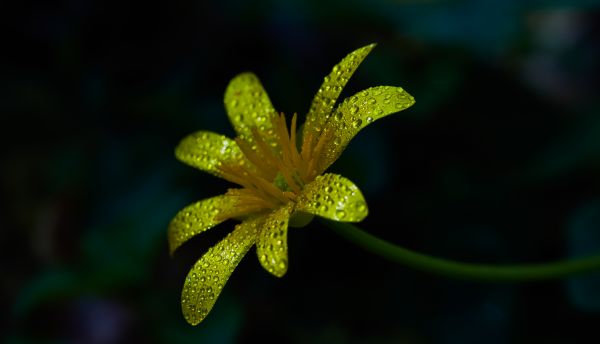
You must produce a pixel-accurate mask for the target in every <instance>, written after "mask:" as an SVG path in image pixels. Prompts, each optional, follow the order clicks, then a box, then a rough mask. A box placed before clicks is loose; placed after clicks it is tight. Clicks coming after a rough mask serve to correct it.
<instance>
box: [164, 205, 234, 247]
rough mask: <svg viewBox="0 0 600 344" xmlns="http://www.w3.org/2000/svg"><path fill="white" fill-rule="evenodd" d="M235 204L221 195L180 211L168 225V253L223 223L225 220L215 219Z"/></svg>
mask: <svg viewBox="0 0 600 344" xmlns="http://www.w3.org/2000/svg"><path fill="white" fill-rule="evenodd" d="M235 203H236V200H235V198H234V197H229V196H226V195H221V196H216V197H212V198H208V199H205V200H202V201H200V202H196V203H194V204H191V205H189V206H187V207H185V208H183V209H182V210H180V211H179V212H178V213H177V215H175V217H174V218H173V220H171V223H170V224H169V230H168V238H169V252H170V253H171V254H173V252H174V251H175V250H176V249H177V248H178V247H179V246H181V245H182V244H183V243H184V242H186V241H187V240H188V239H190V238H191V237H193V236H195V235H197V234H200V233H202V232H204V231H206V230H208V229H210V228H212V227H214V226H216V225H218V224H219V223H221V222H223V221H225V220H226V218H223V219H221V218H219V219H218V220H217V219H216V218H215V217H216V216H217V215H218V214H220V213H222V212H226V211H229V210H230V209H232V208H233V207H234V206H235Z"/></svg>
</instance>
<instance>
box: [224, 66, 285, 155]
mask: <svg viewBox="0 0 600 344" xmlns="http://www.w3.org/2000/svg"><path fill="white" fill-rule="evenodd" d="M224 101H225V109H226V110H227V115H228V116H229V120H230V121H231V124H232V125H233V128H234V129H235V131H236V132H237V133H238V135H239V136H241V137H242V138H243V139H244V140H246V141H248V142H250V143H252V142H254V138H253V135H252V128H253V127H256V128H257V129H258V132H259V133H260V134H261V137H263V138H265V141H267V143H268V144H272V143H273V142H275V137H274V131H273V123H272V121H273V119H274V118H275V116H276V115H277V113H276V112H275V109H274V108H273V105H271V100H269V96H268V95H267V92H266V91H265V90H264V89H263V86H262V84H261V83H260V80H258V77H256V75H254V74H253V73H242V74H239V75H237V76H236V77H235V78H233V79H232V80H231V81H230V82H229V85H228V86H227V89H226V90H225V99H224Z"/></svg>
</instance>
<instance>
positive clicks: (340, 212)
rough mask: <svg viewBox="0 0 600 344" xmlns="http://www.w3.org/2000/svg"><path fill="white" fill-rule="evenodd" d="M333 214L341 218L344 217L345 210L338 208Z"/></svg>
mask: <svg viewBox="0 0 600 344" xmlns="http://www.w3.org/2000/svg"><path fill="white" fill-rule="evenodd" d="M335 215H336V216H337V217H338V218H339V219H343V218H344V217H346V212H345V211H344V210H342V209H338V210H337V211H336V212H335Z"/></svg>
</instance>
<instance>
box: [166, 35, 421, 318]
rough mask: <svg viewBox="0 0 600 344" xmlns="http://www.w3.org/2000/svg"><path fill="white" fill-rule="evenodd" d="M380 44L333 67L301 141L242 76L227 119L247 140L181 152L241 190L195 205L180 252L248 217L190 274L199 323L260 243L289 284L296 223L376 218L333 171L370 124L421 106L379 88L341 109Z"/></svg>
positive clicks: (189, 307) (214, 141)
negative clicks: (345, 92)
mask: <svg viewBox="0 0 600 344" xmlns="http://www.w3.org/2000/svg"><path fill="white" fill-rule="evenodd" d="M374 47H375V44H371V45H368V46H365V47H362V48H360V49H357V50H355V51H353V52H352V53H350V54H349V55H348V56H346V57H345V58H344V59H343V60H342V61H341V62H340V63H338V64H337V65H335V66H334V67H333V70H332V71H331V73H330V74H329V75H328V76H326V77H325V79H324V81H323V84H322V85H321V87H320V88H319V90H318V92H317V94H316V95H315V97H314V99H313V102H312V105H311V107H310V110H309V112H308V114H307V116H306V122H305V124H304V127H303V128H301V130H300V133H299V134H297V119H296V115H294V116H293V118H292V120H291V125H290V128H289V130H288V126H287V123H286V119H285V117H284V115H283V114H281V115H278V114H277V112H275V109H273V106H272V105H271V101H270V100H269V97H268V96H267V93H266V92H265V91H264V89H263V87H262V85H261V84H260V81H259V80H258V78H257V77H256V76H255V75H254V74H252V73H242V74H240V75H238V76H236V77H235V78H234V79H233V80H231V82H230V83H229V85H228V87H227V90H226V91H225V108H226V110H227V115H228V116H229V120H230V121H231V123H232V124H233V127H234V128H235V131H236V132H237V135H238V136H237V137H236V138H235V140H232V139H229V138H227V137H225V136H223V135H219V134H215V133H212V132H208V131H199V132H196V133H193V134H191V135H189V136H187V137H186V138H184V139H183V140H182V141H181V143H180V144H179V145H178V146H177V148H176V150H175V155H176V156H177V158H178V159H179V160H181V161H182V162H184V163H186V164H189V165H191V166H193V167H196V168H198V169H200V170H202V171H205V172H208V173H210V174H213V175H215V176H217V177H221V178H224V179H226V180H228V181H230V182H233V183H235V184H238V185H239V186H240V187H239V188H234V189H229V190H228V191H227V192H226V193H225V194H224V195H221V196H216V197H212V198H209V199H205V200H202V201H199V202H197V203H194V204H191V205H189V206H187V207H186V208H184V209H183V210H181V211H180V212H179V213H178V214H177V215H176V216H175V218H174V219H173V220H172V222H171V223H170V225H169V229H168V237H169V248H170V251H171V253H173V251H175V250H176V249H177V248H178V247H179V246H180V245H181V244H183V243H184V242H185V241H187V240H188V239H190V238H191V237H193V236H195V235H197V234H200V233H202V232H204V231H206V230H208V229H210V228H212V227H214V226H216V225H217V224H219V223H221V222H223V221H225V220H227V219H237V220H241V223H239V224H238V225H236V226H235V229H234V230H233V231H232V232H231V233H229V234H228V235H227V237H225V239H223V240H222V241H221V242H219V243H218V244H216V245H215V246H213V247H212V248H210V249H209V250H208V252H207V253H205V254H204V255H203V256H202V257H201V258H200V260H198V261H197V262H196V264H195V265H194V266H193V267H192V269H191V270H190V272H189V273H188V275H187V278H186V280H185V284H184V286H183V291H182V295H181V306H182V311H183V315H184V316H185V319H186V320H187V321H188V322H189V323H190V324H192V325H196V324H198V323H200V322H201V321H202V320H203V319H204V318H205V317H206V315H207V314H208V312H209V311H210V310H211V309H212V307H213V305H214V303H215V300H216V299H217V297H218V296H219V294H220V293H221V290H222V289H223V286H224V285H225V283H226V281H227V280H228V279H229V276H230V275H231V273H232V272H233V270H234V269H235V267H236V266H237V264H238V263H239V262H240V260H241V259H242V257H243V256H244V255H245V254H246V252H248V250H249V249H250V248H251V247H252V246H253V245H254V244H256V252H257V254H258V259H259V261H260V263H261V264H262V266H263V267H264V268H265V269H266V270H267V271H269V272H270V273H272V274H273V275H275V276H277V277H281V276H283V275H284V274H285V273H286V271H287V268H288V257H287V230H288V225H289V226H295V227H300V226H303V225H306V224H307V223H308V222H309V221H310V220H311V219H312V216H313V215H317V216H321V217H324V218H327V219H332V220H337V221H347V222H358V221H361V220H362V219H363V218H365V216H367V213H368V209H367V204H366V202H365V200H364V198H363V196H362V194H361V192H360V190H359V189H358V188H357V187H356V185H354V183H352V182H351V181H350V180H348V179H346V178H344V177H342V176H340V175H337V174H333V173H323V172H324V171H325V170H326V169H327V168H328V167H329V166H330V165H331V164H332V163H333V162H334V161H335V160H336V159H337V158H338V157H339V155H340V154H341V153H342V151H343V150H344V148H345V147H346V146H347V145H348V143H349V142H350V140H351V139H352V138H353V137H354V135H356V134H357V133H358V132H359V131H360V130H361V129H362V128H364V127H365V126H366V125H368V124H370V123H371V122H373V121H375V120H376V119H379V118H381V117H383V116H386V115H389V114H391V113H395V112H398V111H401V110H404V109H406V108H408V107H409V106H411V105H412V104H414V99H413V97H412V96H411V95H409V94H408V93H406V92H405V91H404V90H403V89H402V88H400V87H393V86H378V87H372V88H369V89H366V90H364V91H361V92H358V93H357V94H355V95H353V96H351V97H349V98H347V99H345V100H344V101H343V102H342V103H340V104H339V105H338V106H337V107H336V108H335V109H334V105H335V103H336V100H337V98H338V96H339V94H340V92H341V91H342V88H343V87H344V85H345V84H346V82H347V81H348V79H349V78H350V76H352V74H353V73H354V71H355V70H356V68H357V67H358V65H359V64H360V63H361V62H362V60H363V59H364V58H365V57H366V56H367V55H368V54H369V52H370V51H371V50H372V49H373V48H374ZM299 135H300V136H299Z"/></svg>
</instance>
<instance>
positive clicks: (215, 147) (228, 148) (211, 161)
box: [175, 131, 245, 177]
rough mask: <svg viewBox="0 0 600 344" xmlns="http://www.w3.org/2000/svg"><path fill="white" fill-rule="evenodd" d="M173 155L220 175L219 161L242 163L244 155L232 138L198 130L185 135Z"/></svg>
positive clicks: (205, 170)
mask: <svg viewBox="0 0 600 344" xmlns="http://www.w3.org/2000/svg"><path fill="white" fill-rule="evenodd" d="M175 156H176V157H177V159H179V160H180V161H182V162H184V163H186V164H188V165H190V166H193V167H196V168H198V169H200V170H202V171H204V172H208V173H210V174H212V175H215V176H217V177H221V176H222V175H221V172H220V171H219V166H220V165H221V163H224V162H226V163H230V164H233V165H242V164H244V160H245V158H244V155H243V154H242V151H241V150H240V148H239V147H238V145H237V143H235V141H234V140H231V139H229V138H227V137H226V136H224V135H219V134H216V133H213V132H210V131H198V132H195V133H193V134H191V135H188V136H186V137H185V138H184V139H183V140H181V142H180V143H179V145H177V148H175Z"/></svg>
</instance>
